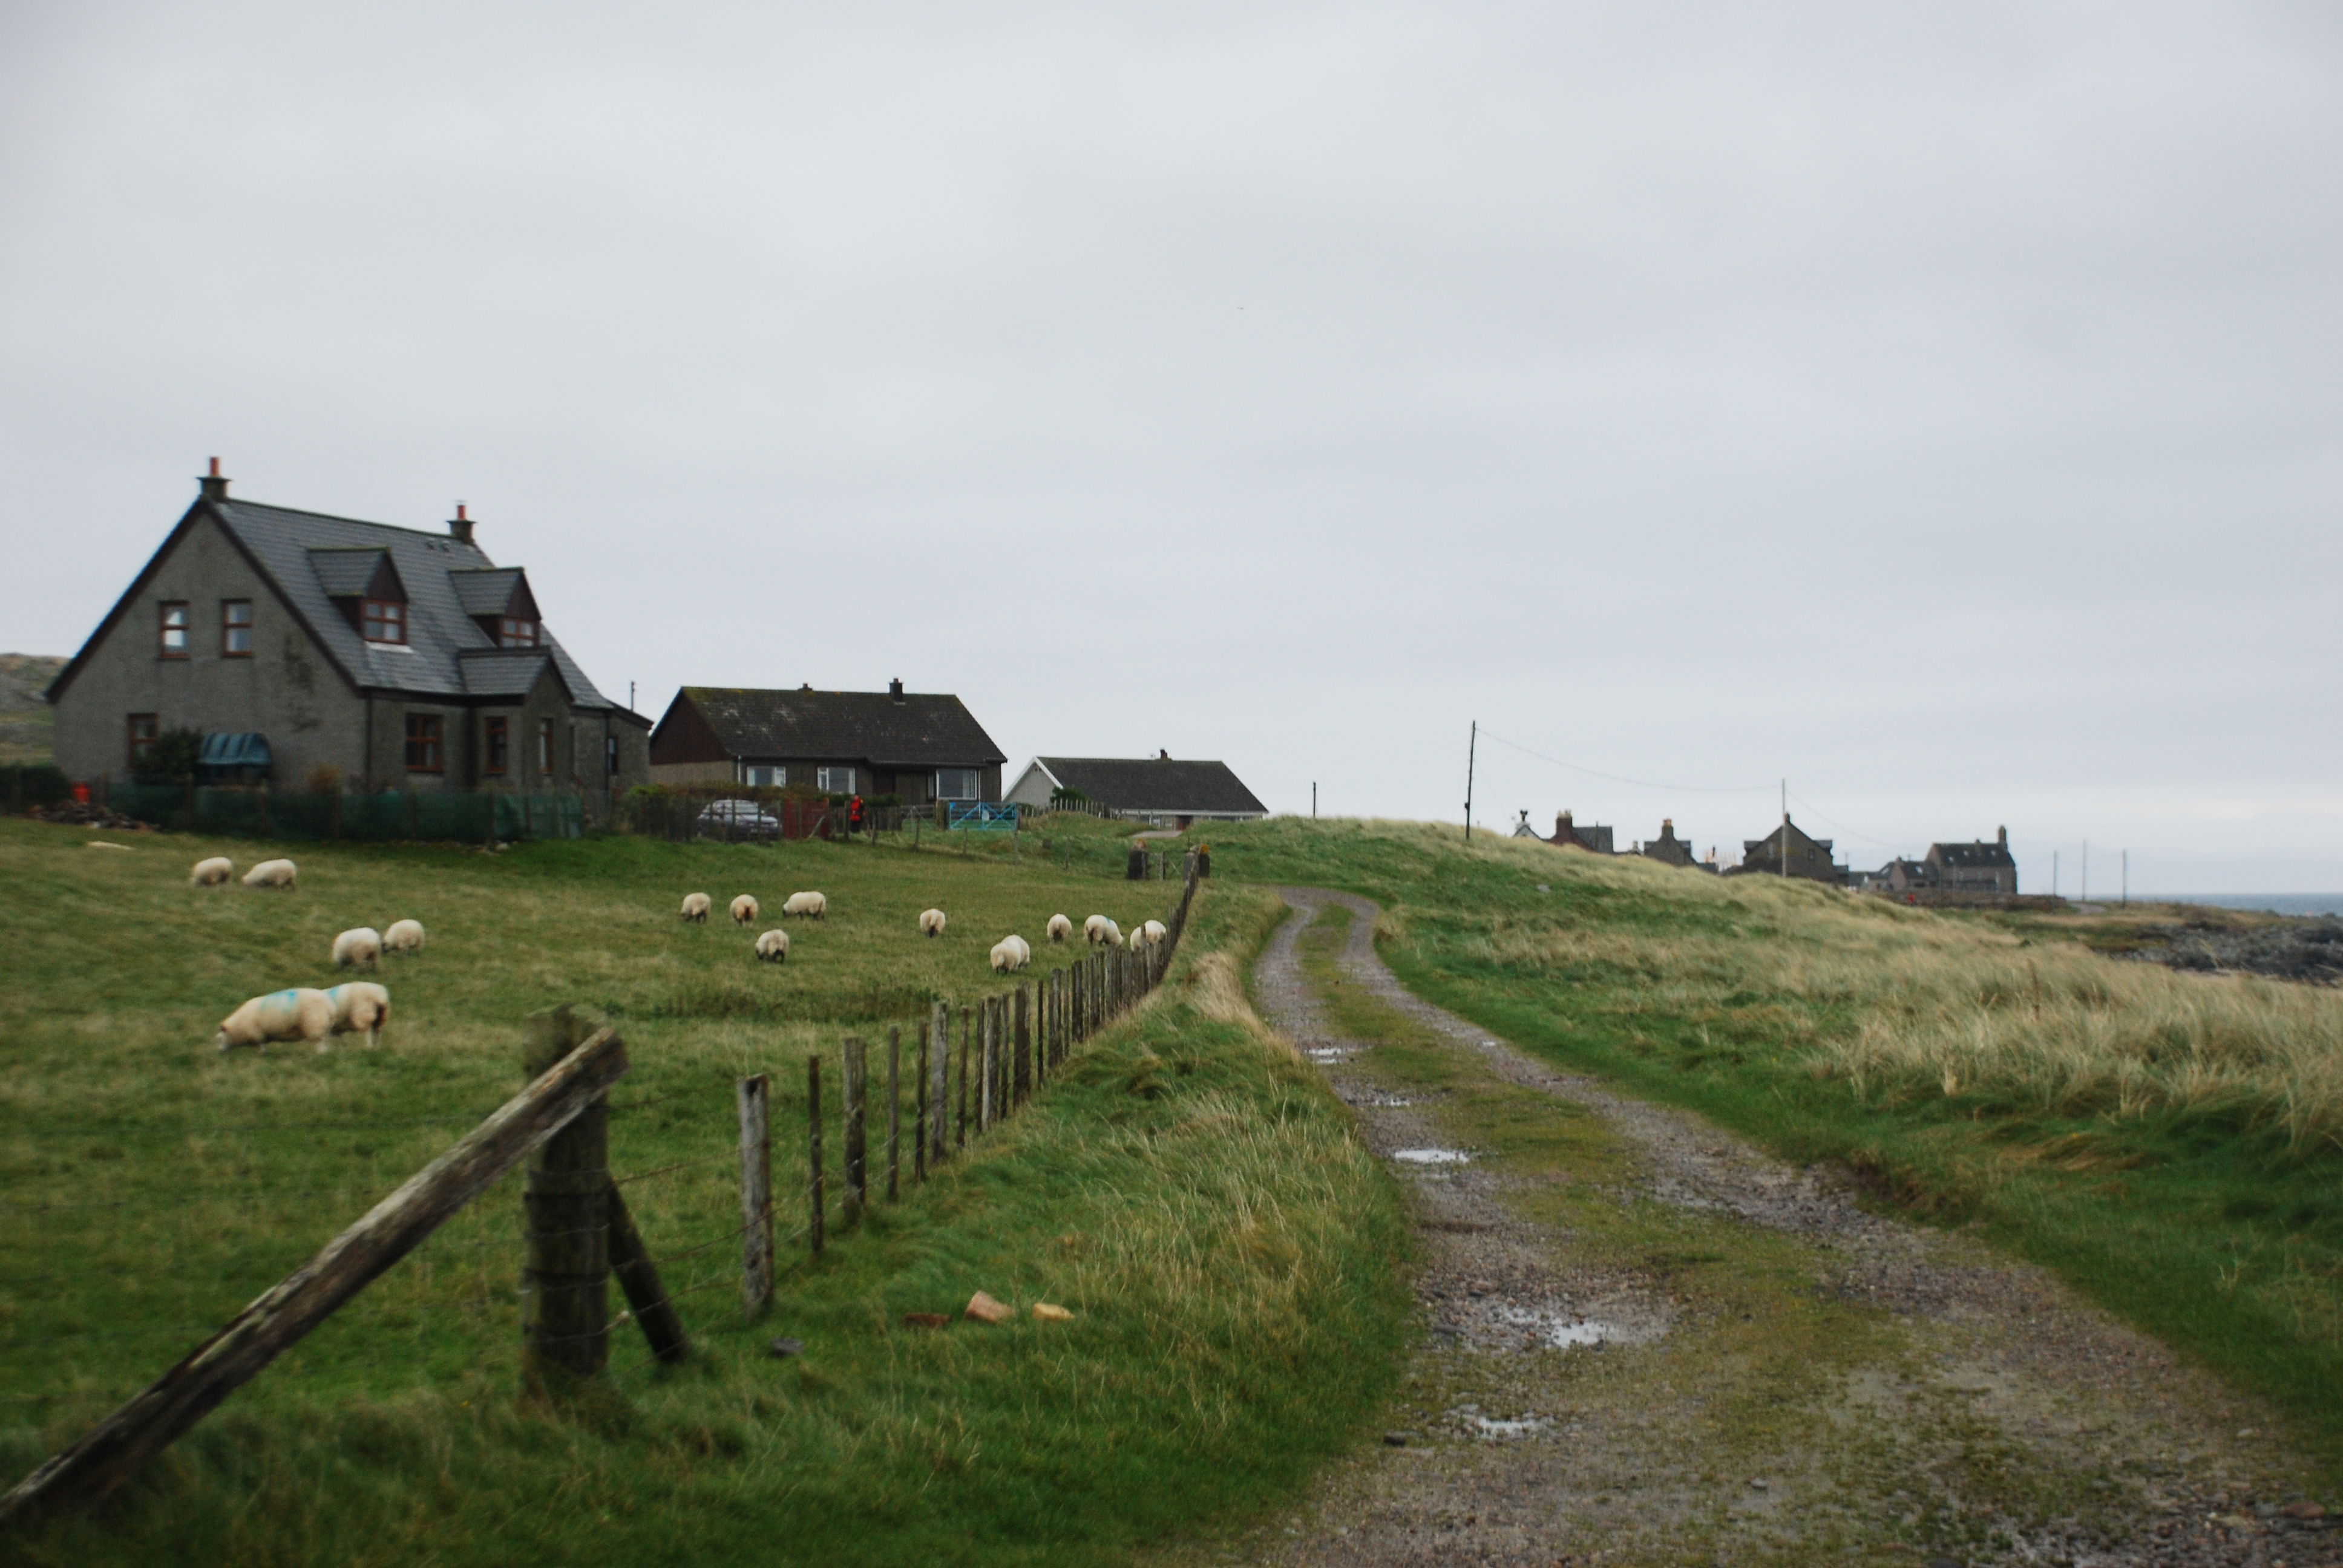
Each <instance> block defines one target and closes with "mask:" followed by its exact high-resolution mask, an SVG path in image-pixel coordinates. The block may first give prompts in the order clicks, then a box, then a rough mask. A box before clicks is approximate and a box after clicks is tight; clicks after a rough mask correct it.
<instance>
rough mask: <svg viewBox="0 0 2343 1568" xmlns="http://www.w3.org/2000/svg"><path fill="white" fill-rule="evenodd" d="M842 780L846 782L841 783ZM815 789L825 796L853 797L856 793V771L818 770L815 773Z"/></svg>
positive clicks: (838, 769) (848, 769) (845, 769)
mask: <svg viewBox="0 0 2343 1568" xmlns="http://www.w3.org/2000/svg"><path fill="white" fill-rule="evenodd" d="M841 779H842V780H844V781H843V782H840V780H841ZM813 787H814V788H815V789H819V790H820V791H821V792H822V793H823V794H825V795H851V794H853V793H854V769H851V768H822V769H816V770H815V772H814V786H813Z"/></svg>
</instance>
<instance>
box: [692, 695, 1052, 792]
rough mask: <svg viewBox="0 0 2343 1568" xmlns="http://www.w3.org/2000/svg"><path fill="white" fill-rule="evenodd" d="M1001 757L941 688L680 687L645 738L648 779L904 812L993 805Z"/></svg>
mask: <svg viewBox="0 0 2343 1568" xmlns="http://www.w3.org/2000/svg"><path fill="white" fill-rule="evenodd" d="M1007 760H1008V759H1006V758H1005V757H1003V756H1002V755H1001V748H1000V747H998V746H996V745H994V744H993V743H992V737H991V736H990V735H987V734H986V733H985V732H984V727H983V726H982V725H980V724H979V723H978V722H977V721H976V716H975V715H974V714H972V713H970V712H969V710H968V708H967V706H966V705H965V704H963V703H962V702H961V701H960V699H959V698H957V697H954V696H951V695H950V693H946V692H918V691H905V690H904V689H903V683H902V682H901V681H900V680H894V681H890V682H888V685H887V689H886V690H884V691H816V690H815V689H813V688H812V687H810V686H800V687H799V688H798V689H796V690H794V691H787V690H776V689H765V688H760V687H739V686H687V687H685V688H683V689H681V690H679V691H678V692H677V693H676V694H675V700H674V701H672V702H670V703H669V704H668V709H667V713H666V714H665V716H663V717H662V718H661V719H659V728H658V729H654V730H653V731H651V742H650V774H651V779H652V781H653V782H654V783H659V784H670V785H678V784H682V785H688V784H746V785H749V787H751V788H756V789H816V790H820V792H821V793H823V794H825V795H894V796H898V797H900V799H902V801H903V803H904V804H905V805H910V806H924V805H929V804H930V803H932V802H934V801H938V800H964V801H980V800H987V801H997V800H999V799H1001V764H1002V763H1004V762H1005V761H1007Z"/></svg>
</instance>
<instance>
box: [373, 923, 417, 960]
mask: <svg viewBox="0 0 2343 1568" xmlns="http://www.w3.org/2000/svg"><path fill="white" fill-rule="evenodd" d="M382 950H383V951H385V952H387V953H419V952H421V951H422V950H423V922H422V921H421V920H393V921H391V922H390V930H387V931H385V932H383V933H382Z"/></svg>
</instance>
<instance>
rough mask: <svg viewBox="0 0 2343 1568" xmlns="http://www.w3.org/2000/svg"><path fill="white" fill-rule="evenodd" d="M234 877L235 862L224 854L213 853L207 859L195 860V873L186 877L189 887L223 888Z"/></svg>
mask: <svg viewBox="0 0 2343 1568" xmlns="http://www.w3.org/2000/svg"><path fill="white" fill-rule="evenodd" d="M235 877H236V862H235V861H234V860H231V859H228V858H227V857H226V855H214V856H213V857H212V858H211V859H208V860H197V861H196V874H195V875H194V876H192V877H189V878H188V879H187V886H189V887H191V888H224V887H226V886H227V884H228V883H229V882H230V881H231V880H233V879H235Z"/></svg>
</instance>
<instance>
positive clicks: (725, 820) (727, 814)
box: [698, 800, 781, 841]
mask: <svg viewBox="0 0 2343 1568" xmlns="http://www.w3.org/2000/svg"><path fill="white" fill-rule="evenodd" d="M698 820H699V836H700V837H701V838H703V839H726V840H728V841H729V840H733V839H778V838H779V837H780V836H781V819H779V817H776V816H774V815H773V814H772V813H771V812H769V811H767V810H765V809H762V808H760V807H759V805H758V804H757V803H756V802H755V801H754V800H710V801H709V803H708V805H707V807H706V808H705V809H702V810H701V811H700V813H699V819H698Z"/></svg>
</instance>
